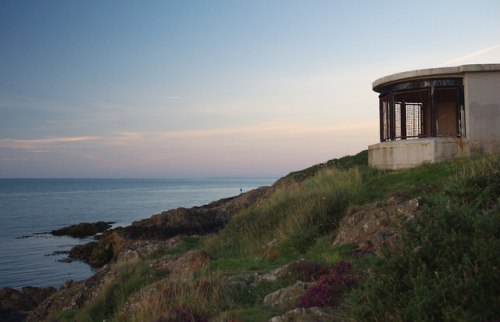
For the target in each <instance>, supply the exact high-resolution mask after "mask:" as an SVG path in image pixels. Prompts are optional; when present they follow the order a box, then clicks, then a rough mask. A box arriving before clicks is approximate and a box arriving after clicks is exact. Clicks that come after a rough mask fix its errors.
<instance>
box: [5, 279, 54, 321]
mask: <svg viewBox="0 0 500 322" xmlns="http://www.w3.org/2000/svg"><path fill="white" fill-rule="evenodd" d="M55 292H56V289H55V288H53V287H46V288H38V287H23V288H22V289H21V290H20V291H19V290H16V289H12V288H0V321H12V322H13V321H24V320H25V319H26V317H27V316H28V313H29V312H30V311H32V310H33V309H35V308H36V307H37V306H38V305H39V304H40V303H41V302H42V301H43V300H45V299H46V298H48V297H49V296H51V295H52V294H54V293H55Z"/></svg>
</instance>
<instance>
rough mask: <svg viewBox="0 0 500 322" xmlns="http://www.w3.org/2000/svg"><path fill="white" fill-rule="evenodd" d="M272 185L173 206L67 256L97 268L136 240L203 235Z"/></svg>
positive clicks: (261, 197) (258, 199)
mask: <svg viewBox="0 0 500 322" xmlns="http://www.w3.org/2000/svg"><path fill="white" fill-rule="evenodd" d="M274 189H275V188H273V187H261V188H257V189H254V190H251V191H249V192H246V193H243V194H241V195H239V196H235V197H231V198H225V199H221V200H218V201H214V202H212V203H209V204H207V205H204V206H201V207H192V208H177V209H171V210H168V211H164V212H162V213H160V214H157V215H154V216H152V217H150V218H147V219H143V220H140V221H135V222H133V223H132V225H130V226H127V227H125V228H121V227H120V228H116V229H112V230H110V231H107V232H105V233H104V234H103V235H102V237H101V238H99V240H98V241H97V242H90V243H87V244H84V245H78V246H75V247H73V248H72V249H71V251H70V253H69V257H70V258H73V259H78V260H82V261H84V262H86V263H88V264H90V265H92V266H94V267H101V266H103V265H105V264H107V263H109V262H110V261H112V260H116V259H117V257H118V254H120V253H121V252H122V251H123V249H124V248H127V247H128V246H129V245H131V244H133V243H135V241H140V240H143V241H144V240H148V241H154V240H162V241H164V240H167V239H170V238H172V237H175V236H179V235H205V234H210V233H214V232H217V231H219V230H220V229H222V228H223V227H224V226H225V225H226V224H227V223H228V222H229V220H231V218H232V217H233V216H234V215H235V214H236V213H237V212H239V211H241V210H243V209H245V208H248V207H250V206H252V205H254V204H256V203H257V202H261V201H262V200H265V199H266V198H267V197H268V196H269V195H270V193H271V192H272V191H274Z"/></svg>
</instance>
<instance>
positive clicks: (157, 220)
mask: <svg viewBox="0 0 500 322" xmlns="http://www.w3.org/2000/svg"><path fill="white" fill-rule="evenodd" d="M269 189H270V188H269V187H261V188H258V189H255V190H252V191H249V192H247V193H244V194H241V195H239V196H236V197H231V198H225V199H221V200H218V201H214V202H212V203H209V204H207V205H204V206H201V207H192V208H177V209H171V210H168V211H164V212H162V213H160V214H157V215H154V216H152V217H150V218H147V219H143V220H140V221H136V222H133V223H132V225H130V226H128V227H125V228H124V229H123V236H124V237H125V238H129V239H165V238H170V237H173V236H176V235H204V234H209V233H214V232H217V231H219V230H220V229H222V228H223V227H224V226H225V225H226V224H227V223H228V222H229V220H230V219H231V218H232V217H233V215H234V214H236V213H237V212H238V211H241V210H243V209H245V208H247V207H249V206H251V205H253V204H255V203H256V202H257V200H259V198H261V197H263V196H265V195H266V194H267V193H268V191H269Z"/></svg>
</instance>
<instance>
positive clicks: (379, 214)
mask: <svg viewBox="0 0 500 322" xmlns="http://www.w3.org/2000/svg"><path fill="white" fill-rule="evenodd" d="M419 207H420V202H419V199H410V200H404V199H401V198H396V197H392V198H389V199H387V200H386V201H384V202H380V203H375V204H370V205H368V206H364V207H361V208H352V209H351V210H350V211H349V213H348V214H347V215H346V216H345V217H344V218H343V219H342V221H341V222H340V225H339V228H338V233H337V237H336V238H335V240H334V242H333V245H340V244H354V245H356V246H357V247H358V249H359V250H360V251H361V252H365V253H366V252H367V253H373V252H375V253H376V252H378V250H379V249H380V248H381V247H382V246H387V245H390V244H391V243H392V242H393V241H394V240H395V239H396V238H398V234H399V233H398V231H399V228H400V227H401V218H405V219H406V220H412V219H413V218H414V217H415V216H416V214H417V213H418V210H419Z"/></svg>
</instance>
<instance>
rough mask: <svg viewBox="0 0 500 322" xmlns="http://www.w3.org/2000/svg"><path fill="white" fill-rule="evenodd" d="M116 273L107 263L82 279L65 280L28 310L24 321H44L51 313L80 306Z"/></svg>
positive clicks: (97, 293)
mask: <svg viewBox="0 0 500 322" xmlns="http://www.w3.org/2000/svg"><path fill="white" fill-rule="evenodd" d="M116 275H117V273H116V270H115V268H114V267H113V266H111V265H107V266H105V267H103V268H102V269H100V270H99V271H97V272H96V273H95V274H94V275H92V276H91V277H89V278H87V279H86V280H84V281H80V282H79V281H73V280H68V281H66V282H65V283H64V284H63V285H62V286H61V287H59V289H58V290H57V291H56V292H55V293H54V294H53V295H52V296H50V297H48V298H46V299H45V300H44V301H43V302H41V303H40V304H39V305H38V306H37V307H36V308H35V309H34V310H32V311H31V312H29V315H28V317H27V319H26V321H27V322H38V321H45V320H46V318H47V316H49V315H50V314H51V313H54V312H62V311H66V310H72V309H80V308H82V307H83V306H84V305H85V304H87V303H89V302H91V301H92V300H94V299H95V298H96V297H97V296H98V295H99V294H101V293H102V288H103V286H104V285H105V284H107V283H110V282H112V281H113V280H114V279H115V277H116Z"/></svg>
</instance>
